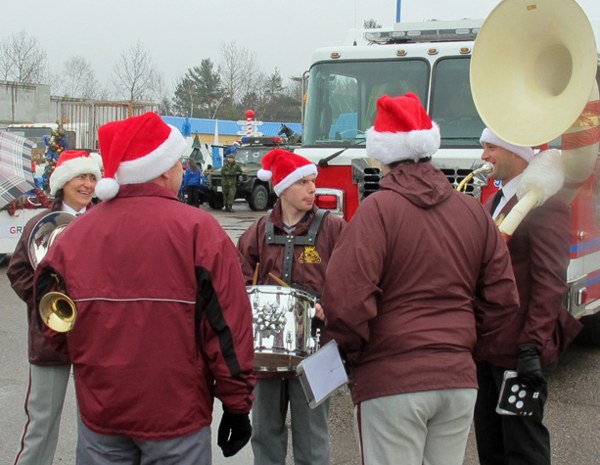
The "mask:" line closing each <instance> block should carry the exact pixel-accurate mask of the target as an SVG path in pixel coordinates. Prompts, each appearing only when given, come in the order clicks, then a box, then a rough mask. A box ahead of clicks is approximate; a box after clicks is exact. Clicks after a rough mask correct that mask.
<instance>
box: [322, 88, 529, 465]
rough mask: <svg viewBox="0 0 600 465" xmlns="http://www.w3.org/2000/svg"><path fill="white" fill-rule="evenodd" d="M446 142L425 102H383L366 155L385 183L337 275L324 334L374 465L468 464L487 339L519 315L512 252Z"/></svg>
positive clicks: (411, 98)
mask: <svg viewBox="0 0 600 465" xmlns="http://www.w3.org/2000/svg"><path fill="white" fill-rule="evenodd" d="M439 146H440V133H439V128H438V126H437V125H436V124H435V123H434V122H432V121H431V120H430V119H429V116H428V115H427V114H426V112H425V110H424V108H423V107H422V106H421V103H420V101H419V99H418V97H417V96H416V95H414V94H406V95H404V96H401V97H394V98H391V97H388V96H383V97H381V98H380V99H379V100H378V102H377V115H376V119H375V125H374V127H373V128H371V129H369V130H368V131H367V154H368V155H369V156H370V157H372V158H375V159H376V160H378V161H380V162H381V163H383V172H384V174H385V176H384V178H383V179H382V180H381V183H380V187H381V189H380V191H379V192H376V193H374V194H372V195H370V196H369V197H367V199H366V200H365V201H364V202H363V203H362V204H361V206H360V207H359V209H358V211H357V213H356V215H355V216H354V218H352V221H350V222H349V223H348V226H347V227H346V229H345V230H344V232H343V233H342V236H341V237H340V240H339V241H338V244H337V246H336V248H335V251H334V253H333V256H332V257H331V260H330V262H329V267H328V269H327V277H326V280H325V290H324V293H323V310H324V312H325V316H326V332H327V334H328V335H330V336H332V337H333V338H334V339H335V340H336V341H337V342H338V344H339V345H340V346H341V347H342V348H343V349H344V350H345V352H346V355H347V359H348V362H349V364H350V390H351V392H352V399H353V401H354V403H355V413H356V423H357V425H356V426H357V428H356V431H357V436H358V442H359V445H360V449H361V453H362V459H363V462H362V463H363V464H365V465H391V464H397V463H399V457H401V458H402V459H401V461H402V463H411V464H421V463H428V464H432V465H462V463H463V458H464V452H465V446H466V442H467V437H468V434H469V429H470V426H471V421H472V418H473V407H474V405H475V399H476V395H477V379H476V368H475V362H474V361H473V352H474V350H475V345H476V342H477V339H478V337H479V336H480V335H487V337H489V338H492V339H493V338H494V335H495V334H496V333H498V332H501V331H502V329H503V327H505V326H506V324H507V322H508V321H509V320H510V318H512V316H513V315H514V314H515V312H516V310H517V303H518V300H517V291H516V287H515V282H514V277H513V273H512V270H511V266H510V259H509V256H508V251H507V249H506V244H505V243H504V240H503V239H502V237H501V236H500V233H499V232H498V229H497V228H496V225H495V224H494V222H493V221H492V220H491V218H490V217H489V215H487V214H486V212H485V211H484V209H483V208H482V206H481V205H480V204H479V202H477V200H475V199H474V198H472V197H470V196H467V195H464V194H461V193H459V192H456V191H455V190H453V189H452V187H451V185H450V184H449V183H448V180H447V179H446V177H445V175H444V174H443V173H442V172H441V171H440V170H438V169H437V168H435V167H434V166H433V165H432V164H431V163H430V160H431V156H432V155H433V154H434V153H435V152H436V151H437V150H438V148H439Z"/></svg>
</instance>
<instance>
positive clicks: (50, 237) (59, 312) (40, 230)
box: [27, 212, 77, 333]
mask: <svg viewBox="0 0 600 465" xmlns="http://www.w3.org/2000/svg"><path fill="white" fill-rule="evenodd" d="M74 219H75V216H74V215H71V214H70V213H65V212H50V213H48V214H47V215H45V216H43V217H42V218H41V219H40V220H39V221H38V222H37V223H36V224H35V226H34V227H33V229H32V230H31V234H30V235H29V241H28V243H27V252H28V255H29V262H30V263H31V266H32V267H33V269H34V270H35V269H36V268H37V267H38V265H39V264H40V262H41V261H42V259H43V258H44V257H45V256H46V254H47V253H48V250H50V247H51V246H52V244H53V243H54V241H55V240H56V238H57V237H58V236H59V235H60V234H61V233H62V232H63V231H64V230H65V229H66V227H67V226H68V225H69V224H70V223H71V221H73V220H74ZM52 276H53V277H54V279H56V282H57V285H58V290H57V291H52V292H48V293H47V294H45V295H44V296H43V297H42V299H41V300H40V307H39V314H40V317H41V319H42V321H43V322H44V324H46V325H47V326H48V327H49V328H50V329H52V330H54V331H56V332H59V333H65V332H68V331H71V330H72V329H73V327H74V325H75V320H76V319H77V308H76V306H75V302H73V300H72V299H71V298H70V297H69V296H68V295H67V294H65V293H64V291H63V289H64V285H63V284H64V283H63V282H61V280H60V279H59V277H58V275H56V274H53V275H52Z"/></svg>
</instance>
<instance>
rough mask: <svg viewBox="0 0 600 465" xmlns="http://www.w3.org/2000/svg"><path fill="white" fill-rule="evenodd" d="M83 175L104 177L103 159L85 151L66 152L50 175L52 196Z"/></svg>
mask: <svg viewBox="0 0 600 465" xmlns="http://www.w3.org/2000/svg"><path fill="white" fill-rule="evenodd" d="M81 174H93V175H94V176H96V179H100V178H101V177H102V158H101V157H100V155H98V154H97V153H88V152H86V151H85V150H65V151H64V152H62V153H61V154H60V157H58V161H57V162H56V166H55V167H54V171H52V174H51V175H50V180H49V184H50V195H56V193H57V192H58V191H59V190H60V189H62V188H63V186H64V185H65V184H66V183H68V182H69V181H70V180H71V179H73V178H75V177H77V176H79V175H81Z"/></svg>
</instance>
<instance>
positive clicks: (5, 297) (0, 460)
mask: <svg viewBox="0 0 600 465" xmlns="http://www.w3.org/2000/svg"><path fill="white" fill-rule="evenodd" d="M235 209H236V211H235V212H234V213H224V212H217V213H216V214H215V216H216V217H217V218H218V219H219V221H220V223H221V224H222V225H223V227H224V228H225V229H226V231H227V232H228V234H229V235H230V237H231V238H232V240H234V241H237V238H238V237H239V236H240V235H241V233H242V232H243V231H245V230H246V228H247V227H248V226H249V225H250V224H251V223H252V222H253V221H254V220H255V219H256V218H258V217H259V216H260V215H261V214H260V213H256V212H251V211H249V209H248V208H247V207H246V206H245V205H244V204H242V203H236V205H235ZM213 213H215V212H213ZM0 296H1V297H0V363H1V365H0V412H1V413H0V465H5V464H6V465H9V464H12V463H13V462H12V461H13V459H14V454H15V451H16V450H17V447H18V443H19V439H20V437H21V434H22V428H23V425H24V421H25V417H24V413H23V401H24V396H25V390H26V388H27V375H28V364H27V360H26V354H27V342H26V321H25V305H24V304H23V303H22V302H21V301H20V300H19V299H18V298H17V297H16V295H15V294H14V293H13V292H12V290H11V288H10V285H9V283H8V279H7V278H6V266H2V267H0ZM218 404H219V403H218V402H217V405H216V407H215V420H214V422H213V432H214V431H216V428H217V426H218V421H219V411H220V405H218ZM547 424H548V425H549V428H550V430H551V434H552V443H553V444H552V445H553V456H554V457H553V464H554V465H600V435H599V431H600V348H598V349H596V348H593V349H592V348H583V347H578V346H574V347H571V348H570V349H569V350H568V351H567V353H566V354H565V355H564V356H563V359H562V361H561V364H560V365H559V367H558V369H557V371H556V373H555V375H554V377H553V379H552V380H551V385H550V399H549V401H548V404H547ZM331 431H332V434H331V443H332V465H359V463H360V462H359V460H358V450H357V447H356V444H355V442H354V436H353V430H352V405H351V402H350V399H349V396H348V394H347V392H346V391H343V392H340V393H338V394H336V396H335V397H334V400H333V403H332V410H331ZM76 433H77V432H76V426H75V397H74V392H73V386H72V384H71V386H70V388H69V392H68V397H67V399H66V408H65V412H64V414H63V421H62V427H61V435H60V441H59V447H58V451H57V454H56V457H55V461H54V463H55V464H56V465H58V464H60V465H74V463H75V460H74V449H75V438H76ZM213 436H215V434H213ZM213 455H214V464H215V465H226V464H229V465H247V464H251V463H252V453H251V451H250V447H249V446H247V447H245V448H244V449H243V450H242V452H240V453H239V454H238V455H236V456H235V457H232V458H230V459H225V458H223V457H222V455H221V453H220V450H219V449H218V448H217V446H216V444H215V445H214V446H213ZM288 463H292V462H291V461H288ZM477 464H478V460H477V454H476V452H475V449H474V442H473V437H472V436H471V438H470V440H469V443H468V446H467V455H466V457H465V461H464V465H477Z"/></svg>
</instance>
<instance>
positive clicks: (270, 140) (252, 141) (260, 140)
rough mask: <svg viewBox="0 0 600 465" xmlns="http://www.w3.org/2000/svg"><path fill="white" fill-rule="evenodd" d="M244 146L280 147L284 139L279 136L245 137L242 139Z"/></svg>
mask: <svg viewBox="0 0 600 465" xmlns="http://www.w3.org/2000/svg"><path fill="white" fill-rule="evenodd" d="M240 142H241V143H242V144H246V145H280V144H281V143H282V142H283V138H282V137H279V136H271V137H256V136H245V137H242V138H241V139H240Z"/></svg>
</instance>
